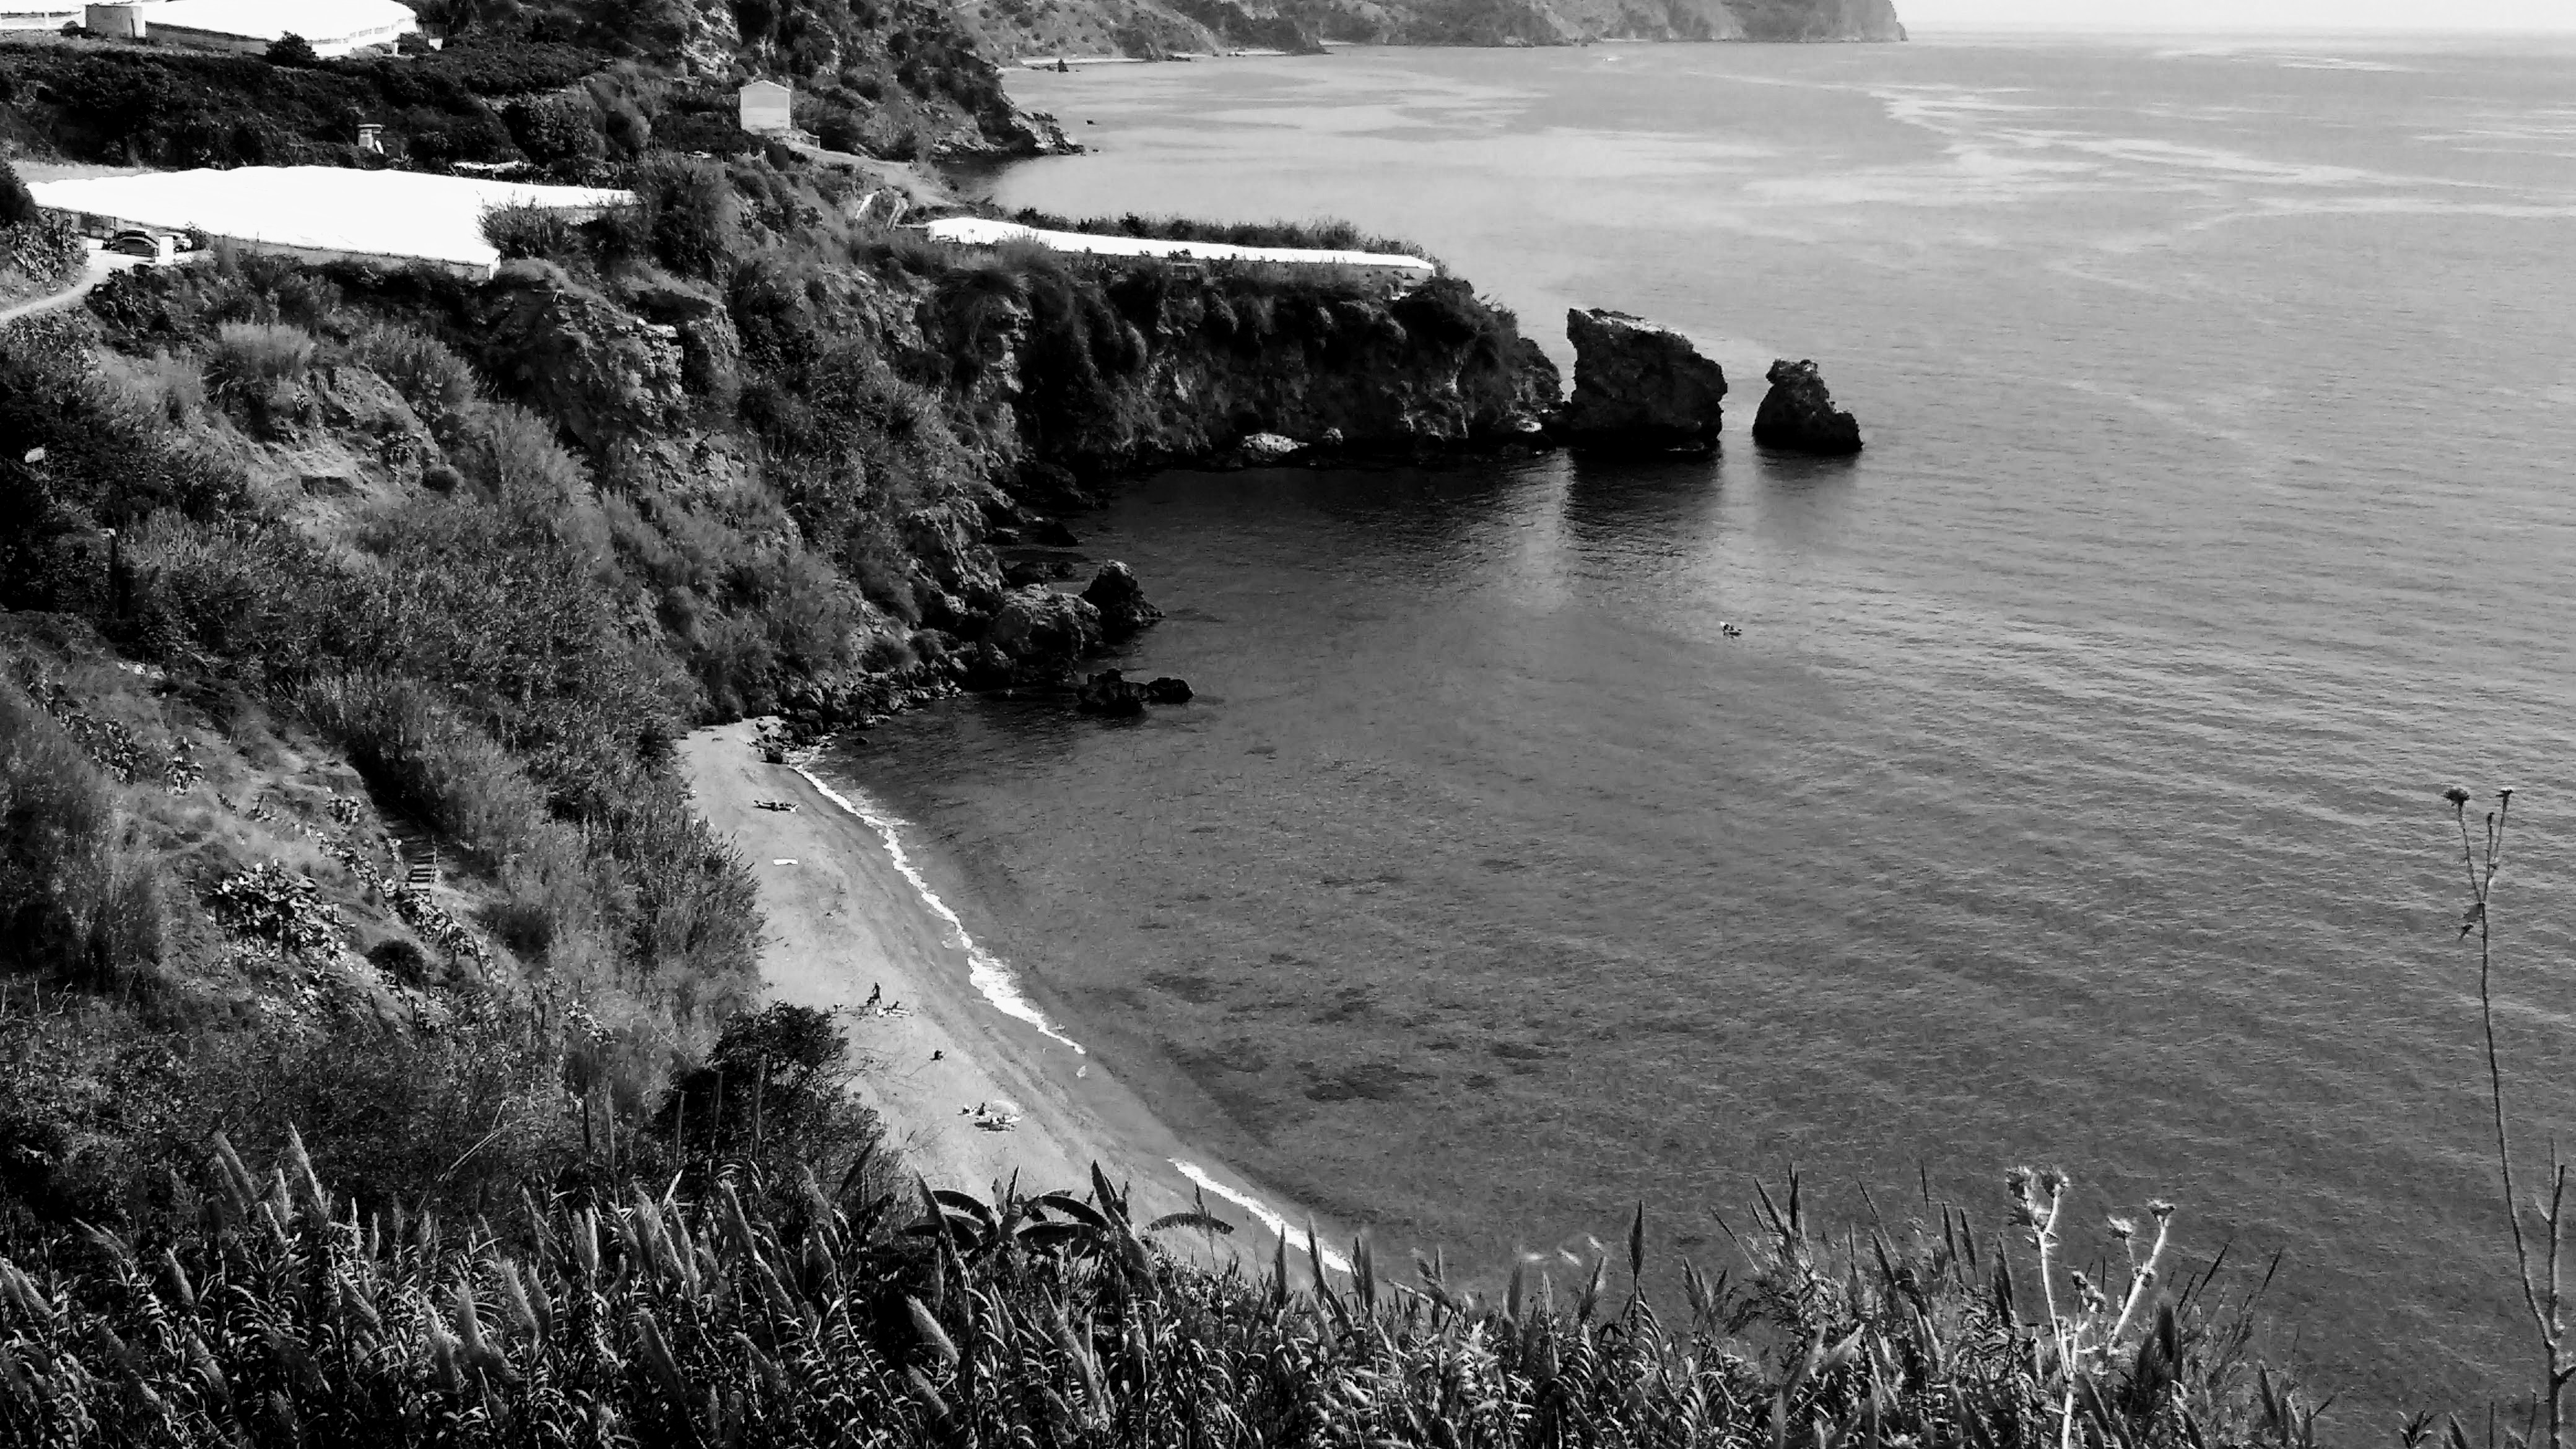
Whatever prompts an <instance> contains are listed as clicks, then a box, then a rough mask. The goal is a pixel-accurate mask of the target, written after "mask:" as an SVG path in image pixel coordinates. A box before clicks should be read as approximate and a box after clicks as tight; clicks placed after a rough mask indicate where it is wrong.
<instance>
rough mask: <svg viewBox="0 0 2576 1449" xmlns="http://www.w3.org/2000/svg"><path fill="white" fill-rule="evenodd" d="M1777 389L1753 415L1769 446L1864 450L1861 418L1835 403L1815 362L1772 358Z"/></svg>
mask: <svg viewBox="0 0 2576 1449" xmlns="http://www.w3.org/2000/svg"><path fill="white" fill-rule="evenodd" d="M1768 377H1769V379H1770V383H1771V391H1769V392H1768V393H1765V394H1763V397H1762V410H1761V411H1760V412H1757V413H1755V414H1754V415H1753V441H1755V442H1757V443H1759V444H1761V445H1762V446H1763V447H1766V448H1786V449H1789V450H1791V451H1793V452H1799V453H1815V454H1819V455H1821V456H1824V457H1838V456H1840V455H1842V454H1845V453H1857V452H1859V451H1860V423H1859V421H1858V420H1857V419H1855V418H1853V417H1852V415H1851V414H1849V413H1847V412H1844V411H1842V410H1841V409H1839V408H1837V407H1835V406H1834V395H1833V393H1832V392H1831V391H1830V390H1828V389H1827V388H1826V386H1825V380H1824V378H1823V377H1822V376H1820V375H1818V373H1817V372H1816V365H1815V364H1814V363H1813V362H1790V361H1787V360H1785V359H1783V360H1780V361H1775V362H1773V363H1772V364H1771V371H1770V373H1769V374H1768Z"/></svg>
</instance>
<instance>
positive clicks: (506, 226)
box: [483, 201, 582, 258]
mask: <svg viewBox="0 0 2576 1449" xmlns="http://www.w3.org/2000/svg"><path fill="white" fill-rule="evenodd" d="M483 239H484V240H485V241H487V242H490V243H491V244H492V246H493V248H494V249H495V250H497V251H499V252H500V253H501V255H503V256H505V257H537V258H548V257H563V256H569V255H572V254H574V253H576V252H578V251H579V250H580V249H581V239H582V233H581V228H580V227H578V226H577V225H575V224H574V222H573V221H572V219H571V218H570V217H568V216H566V215H564V213H563V212H562V211H560V210H558V209H556V208H554V207H551V206H537V205H534V204H531V203H526V202H515V201H514V202H509V203H506V204H504V205H501V206H495V207H493V208H491V209H489V210H487V211H485V212H484V213H483Z"/></svg>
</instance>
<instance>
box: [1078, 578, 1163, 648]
mask: <svg viewBox="0 0 2576 1449" xmlns="http://www.w3.org/2000/svg"><path fill="white" fill-rule="evenodd" d="M1082 597H1083V599H1084V601H1085V602H1087V603H1089V604H1090V605H1091V606H1092V607H1093V608H1095V609H1098V610H1099V611H1100V633H1101V637H1102V638H1104V639H1107V640H1109V641H1110V642H1111V643H1116V642H1117V641H1119V640H1121V639H1132V638H1134V637H1136V635H1138V634H1140V633H1143V632H1144V631H1145V630H1146V629H1147V628H1148V627H1150V626H1151V625H1152V624H1153V623H1154V621H1155V620H1157V619H1160V618H1162V617H1163V611H1162V610H1160V609H1157V608H1155V607H1154V606H1153V605H1152V604H1151V603H1148V602H1147V601H1146V599H1145V586H1144V585H1142V584H1139V583H1137V582H1136V574H1135V571H1134V570H1132V569H1130V568H1128V567H1127V566H1126V565H1125V564H1123V563H1120V562H1118V561H1117V560H1116V559H1112V560H1110V561H1109V562H1107V563H1105V564H1102V565H1101V566H1100V572H1098V573H1096V574H1093V575H1092V576H1091V584H1090V587H1088V588H1086V589H1084V590H1083V591H1082Z"/></svg>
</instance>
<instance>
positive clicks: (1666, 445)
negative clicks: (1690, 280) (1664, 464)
mask: <svg viewBox="0 0 2576 1449" xmlns="http://www.w3.org/2000/svg"><path fill="white" fill-rule="evenodd" d="M1565 335H1566V337H1567V339H1568V340H1570V341H1571V342H1573V344H1574V396H1573V397H1572V398H1571V399H1569V400H1568V401H1567V402H1566V405H1565V410H1564V412H1563V413H1562V414H1561V415H1560V416H1559V418H1558V430H1559V431H1560V432H1561V433H1562V434H1563V435H1564V436H1565V438H1566V440H1567V441H1568V442H1570V443H1572V444H1574V445H1575V446H1576V447H1579V448H1590V449H1595V450H1600V451H1617V452H1676V451H1680V452H1701V453H1705V452H1709V451H1712V450H1714V449H1715V448H1716V447H1717V433H1718V427H1719V424H1720V423H1721V422H1722V421H1723V420H1724V412H1725V410H1724V403H1725V401H1726V370H1725V369H1724V368H1722V367H1719V366H1718V365H1717V364H1716V363H1714V362H1711V361H1709V360H1708V359H1707V358H1705V357H1702V356H1700V355H1699V349H1698V348H1696V347H1694V346H1692V345H1691V340H1690V339H1689V338H1687V337H1684V336H1683V335H1682V334H1680V333H1678V332H1675V331H1673V330H1672V329H1671V328H1669V327H1662V326H1658V325H1657V324H1655V323H1652V322H1648V321H1646V320H1645V319H1644V318H1641V317H1631V316H1629V315H1628V314H1627V313H1625V312H1611V311H1605V310H1603V309H1601V308H1597V307H1596V308H1594V309H1592V310H1591V311H1588V312H1587V311H1579V310H1577V311H1568V312H1567V313H1566V314H1565Z"/></svg>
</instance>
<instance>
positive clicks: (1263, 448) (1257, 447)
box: [1243, 433, 1306, 468]
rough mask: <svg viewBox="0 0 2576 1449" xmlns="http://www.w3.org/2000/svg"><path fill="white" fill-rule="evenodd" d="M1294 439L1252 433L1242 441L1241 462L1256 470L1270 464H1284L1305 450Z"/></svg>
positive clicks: (1275, 434) (1303, 445)
mask: <svg viewBox="0 0 2576 1449" xmlns="http://www.w3.org/2000/svg"><path fill="white" fill-rule="evenodd" d="M1305 447H1306V445H1305V444H1303V443H1301V442H1298V441H1297V440H1296V439H1295V438H1290V437H1283V436H1281V435H1280V434H1278V433H1254V434H1253V435H1252V436H1251V437H1248V438H1246V439H1244V440H1243V461H1244V462H1246V463H1248V464H1251V465H1252V466H1253V467H1255V468H1258V467H1261V466H1263V465H1265V464H1270V463H1284V462H1286V461H1287V460H1288V459H1290V458H1293V457H1295V456H1297V454H1299V453H1300V452H1303V451H1304V450H1305Z"/></svg>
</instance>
